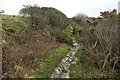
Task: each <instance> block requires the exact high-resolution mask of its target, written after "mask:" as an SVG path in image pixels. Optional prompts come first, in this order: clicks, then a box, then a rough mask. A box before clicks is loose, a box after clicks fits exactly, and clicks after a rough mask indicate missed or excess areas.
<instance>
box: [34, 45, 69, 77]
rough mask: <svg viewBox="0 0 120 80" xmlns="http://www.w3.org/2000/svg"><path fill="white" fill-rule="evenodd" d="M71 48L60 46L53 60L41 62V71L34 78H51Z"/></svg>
mask: <svg viewBox="0 0 120 80" xmlns="http://www.w3.org/2000/svg"><path fill="white" fill-rule="evenodd" d="M70 48H71V47H70V46H68V45H63V46H60V47H59V48H58V49H57V50H56V51H55V52H54V53H53V55H52V57H51V58H49V59H45V60H43V61H40V66H39V70H38V71H36V72H35V75H34V77H35V78H49V77H50V76H51V74H52V72H53V71H54V69H55V67H57V65H58V63H59V62H60V60H61V59H62V58H63V57H64V56H65V55H66V54H67V53H68V52H69V49H70Z"/></svg>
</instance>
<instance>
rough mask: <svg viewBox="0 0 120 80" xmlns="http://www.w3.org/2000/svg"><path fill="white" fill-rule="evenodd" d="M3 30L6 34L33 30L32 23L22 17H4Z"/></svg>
mask: <svg viewBox="0 0 120 80" xmlns="http://www.w3.org/2000/svg"><path fill="white" fill-rule="evenodd" d="M1 23H2V28H3V32H5V34H8V35H9V34H12V33H14V32H24V31H25V30H29V29H31V27H29V26H30V25H29V23H30V21H29V20H28V19H27V18H22V17H21V16H12V15H2V22H1Z"/></svg>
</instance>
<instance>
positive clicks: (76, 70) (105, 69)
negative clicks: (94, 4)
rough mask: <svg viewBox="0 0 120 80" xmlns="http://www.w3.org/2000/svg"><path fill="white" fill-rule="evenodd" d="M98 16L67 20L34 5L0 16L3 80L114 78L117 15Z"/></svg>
mask: <svg viewBox="0 0 120 80" xmlns="http://www.w3.org/2000/svg"><path fill="white" fill-rule="evenodd" d="M100 14H101V17H98V18H95V17H88V16H86V15H83V14H79V15H76V16H74V17H73V18H67V17H66V15H65V14H63V13H62V12H61V11H59V10H57V9H55V8H48V7H39V6H37V5H34V6H29V5H24V8H22V9H21V10H20V15H3V14H2V21H1V22H0V23H1V24H2V29H3V31H2V38H3V39H2V40H1V42H2V44H1V45H0V46H2V50H3V53H2V58H3V61H2V63H3V64H2V72H3V76H2V77H3V78H80V79H82V78H83V79H84V78H119V76H120V75H119V74H120V55H119V48H118V23H117V19H118V14H117V11H116V9H114V10H112V11H104V12H100Z"/></svg>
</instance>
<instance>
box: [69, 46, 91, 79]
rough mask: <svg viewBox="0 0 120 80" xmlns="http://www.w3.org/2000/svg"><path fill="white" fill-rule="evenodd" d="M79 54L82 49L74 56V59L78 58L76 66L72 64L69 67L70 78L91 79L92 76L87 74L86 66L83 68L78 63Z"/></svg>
mask: <svg viewBox="0 0 120 80" xmlns="http://www.w3.org/2000/svg"><path fill="white" fill-rule="evenodd" d="M81 53H82V48H80V49H79V50H78V52H77V53H76V55H75V57H77V58H78V60H77V64H72V65H71V66H70V71H71V73H70V77H71V78H81V80H85V78H92V77H93V75H92V74H91V73H89V72H87V66H84V65H82V64H81V63H80V60H81Z"/></svg>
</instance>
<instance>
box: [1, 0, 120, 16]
mask: <svg viewBox="0 0 120 80" xmlns="http://www.w3.org/2000/svg"><path fill="white" fill-rule="evenodd" d="M118 1H119V0H0V9H2V10H4V11H5V14H18V12H19V10H20V9H21V8H22V7H23V4H31V5H33V4H38V5H39V6H41V7H54V8H56V9H58V10H60V11H62V12H63V13H64V14H65V15H66V16H68V17H73V16H75V15H76V14H78V13H84V14H86V15H88V16H89V17H98V16H99V15H100V14H99V13H100V12H101V11H105V10H112V9H114V8H115V9H117V8H118Z"/></svg>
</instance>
